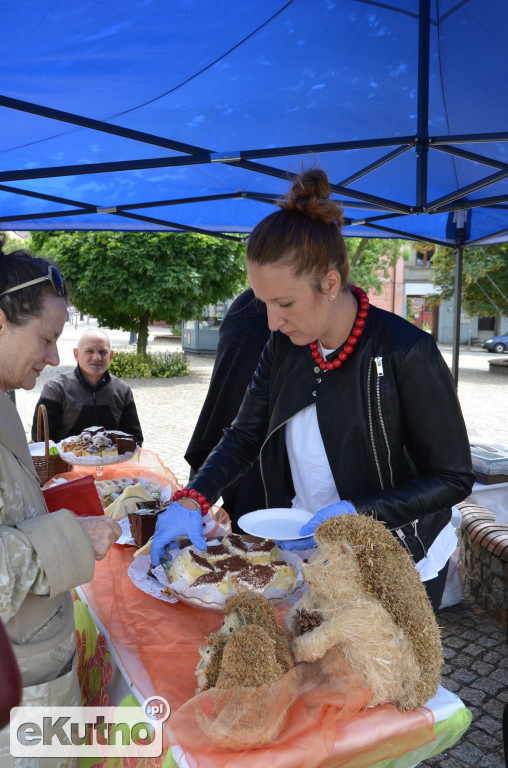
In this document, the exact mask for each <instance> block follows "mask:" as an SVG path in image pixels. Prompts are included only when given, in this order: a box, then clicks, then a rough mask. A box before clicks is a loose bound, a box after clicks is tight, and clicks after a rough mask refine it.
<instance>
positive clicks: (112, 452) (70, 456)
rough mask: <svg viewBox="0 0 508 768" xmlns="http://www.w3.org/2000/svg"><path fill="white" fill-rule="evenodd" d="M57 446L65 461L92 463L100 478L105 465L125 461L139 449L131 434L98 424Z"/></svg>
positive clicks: (78, 463) (83, 464)
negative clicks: (107, 428) (108, 428)
mask: <svg viewBox="0 0 508 768" xmlns="http://www.w3.org/2000/svg"><path fill="white" fill-rule="evenodd" d="M56 447H57V450H58V453H59V454H60V457H61V458H62V459H64V461H68V462H69V463H71V464H75V465H78V466H79V465H82V466H95V467H96V474H97V477H98V478H99V479H101V478H103V477H104V471H103V468H104V466H105V465H108V464H118V463H119V462H123V461H128V460H129V459H131V458H132V457H133V456H134V454H135V453H136V451H137V449H138V446H137V444H136V438H135V437H134V436H133V435H129V434H127V432H122V431H120V430H118V429H110V430H106V429H104V427H101V426H92V427H87V428H86V429H85V430H83V432H81V434H79V435H72V436H71V437H67V438H65V439H64V440H61V441H60V442H59V443H57V446H56Z"/></svg>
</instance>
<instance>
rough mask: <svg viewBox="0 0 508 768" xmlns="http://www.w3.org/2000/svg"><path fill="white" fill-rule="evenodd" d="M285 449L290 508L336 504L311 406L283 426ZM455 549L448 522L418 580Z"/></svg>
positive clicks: (432, 575)
mask: <svg viewBox="0 0 508 768" xmlns="http://www.w3.org/2000/svg"><path fill="white" fill-rule="evenodd" d="M326 354H328V353H326ZM286 449H287V452H288V457H289V465H290V467H291V475H292V478H293V485H294V488H295V497H294V499H293V500H292V504H293V507H298V508H299V509H305V510H306V511H307V512H311V513H312V514H313V515H315V514H316V512H318V511H319V510H320V509H323V507H327V506H328V505H329V504H334V503H335V502H337V501H340V496H339V493H338V491H337V488H336V487H335V482H334V480H333V476H332V471H331V469H330V464H329V461H328V457H327V455H326V452H325V446H324V444H323V439H322V437H321V432H320V431H319V425H318V420H317V413H316V406H315V405H309V406H308V407H307V408H304V410H303V411H299V413H297V414H295V415H294V416H293V417H292V419H291V420H290V421H289V422H288V423H287V424H286ZM456 547H457V536H456V533H455V529H454V527H453V525H452V523H451V522H450V523H448V525H447V526H445V528H443V530H442V531H441V533H440V534H439V536H438V537H437V538H436V539H435V540H434V541H433V542H432V544H431V546H430V548H429V550H428V551H427V556H426V557H424V558H423V560H420V562H419V563H417V564H416V568H417V569H418V571H419V574H420V578H421V580H422V581H429V579H433V578H435V576H437V574H438V571H440V570H441V569H442V568H444V566H445V565H446V562H447V561H448V559H449V557H450V555H451V554H452V552H453V551H454V549H455V548H456Z"/></svg>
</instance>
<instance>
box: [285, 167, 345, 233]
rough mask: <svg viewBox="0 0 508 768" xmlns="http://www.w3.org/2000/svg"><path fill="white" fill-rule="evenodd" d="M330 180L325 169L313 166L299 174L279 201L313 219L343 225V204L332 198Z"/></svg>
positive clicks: (289, 208) (287, 207) (291, 209)
mask: <svg viewBox="0 0 508 768" xmlns="http://www.w3.org/2000/svg"><path fill="white" fill-rule="evenodd" d="M331 191H332V190H331V187H330V182H329V181H328V177H327V175H326V173H325V172H324V171H322V170H321V169H319V168H312V169H311V170H309V171H304V173H302V174H300V175H299V176H297V178H296V179H295V181H294V182H293V185H292V187H291V189H290V190H289V192H288V193H287V195H286V197H285V198H284V199H283V200H282V201H281V202H280V203H279V205H280V207H281V208H283V209H284V210H286V211H297V212H298V213H303V214H304V215H305V216H310V218H312V219H320V220H321V221H323V222H325V223H327V224H332V223H333V222H337V224H338V225H339V227H340V226H342V218H343V212H342V206H341V204H340V203H338V202H336V201H335V200H330V194H331Z"/></svg>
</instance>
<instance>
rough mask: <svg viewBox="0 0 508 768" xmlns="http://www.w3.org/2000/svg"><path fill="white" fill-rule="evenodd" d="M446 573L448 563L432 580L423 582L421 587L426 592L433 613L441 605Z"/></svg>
mask: <svg viewBox="0 0 508 768" xmlns="http://www.w3.org/2000/svg"><path fill="white" fill-rule="evenodd" d="M447 573H448V562H447V563H446V565H445V566H444V568H441V570H440V571H439V573H438V574H437V576H436V577H435V578H433V579H429V580H428V581H424V582H423V586H424V587H425V589H426V590H427V595H428V596H429V600H430V602H431V605H432V607H433V609H434V613H435V612H436V611H437V610H438V608H439V606H440V605H441V600H442V598H443V592H444V588H445V585H446V575H447Z"/></svg>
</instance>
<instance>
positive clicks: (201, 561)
mask: <svg viewBox="0 0 508 768" xmlns="http://www.w3.org/2000/svg"><path fill="white" fill-rule="evenodd" d="M189 555H190V558H191V560H194V562H195V563H196V565H199V566H201V568H207V569H208V570H209V571H213V565H211V563H209V562H208V560H205V558H204V557H200V556H199V555H197V554H196V553H195V552H193V551H192V549H189Z"/></svg>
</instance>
